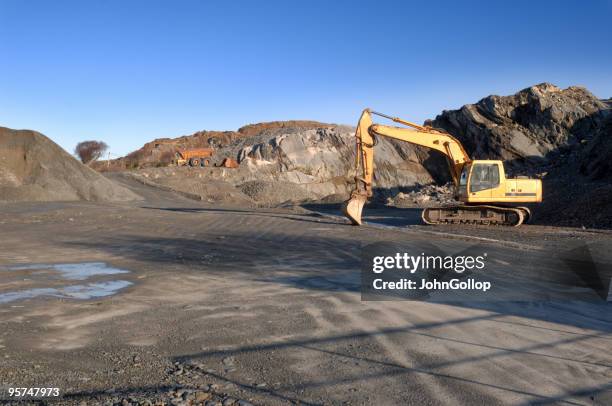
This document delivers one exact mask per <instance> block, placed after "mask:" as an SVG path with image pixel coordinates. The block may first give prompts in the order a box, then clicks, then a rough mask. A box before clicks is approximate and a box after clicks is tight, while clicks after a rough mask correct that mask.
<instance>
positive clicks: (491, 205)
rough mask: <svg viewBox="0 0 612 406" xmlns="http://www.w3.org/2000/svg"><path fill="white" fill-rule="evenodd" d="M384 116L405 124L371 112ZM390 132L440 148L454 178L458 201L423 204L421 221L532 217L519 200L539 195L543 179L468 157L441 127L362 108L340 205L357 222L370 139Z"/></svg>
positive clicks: (369, 176)
mask: <svg viewBox="0 0 612 406" xmlns="http://www.w3.org/2000/svg"><path fill="white" fill-rule="evenodd" d="M373 114H374V115H378V116H381V117H384V118H387V119H389V120H391V121H393V122H396V123H399V124H402V125H404V126H406V127H395V126H387V125H381V124H373V123H372V115H373ZM377 136H381V137H389V138H393V139H396V140H400V141H405V142H409V143H412V144H415V145H421V146H424V147H427V148H431V149H434V150H436V151H439V152H441V153H442V154H444V155H445V156H446V158H447V160H448V163H449V169H450V173H451V177H452V179H453V182H454V184H455V198H456V199H457V200H458V201H460V202H461V203H462V204H460V205H454V206H446V207H431V208H425V209H424V210H423V212H422V214H421V217H422V219H423V221H424V222H425V223H426V224H449V223H451V224H487V225H506V226H515V227H516V226H520V225H521V224H523V223H524V222H526V221H528V220H529V218H530V217H531V213H530V211H529V209H528V208H527V207H525V206H521V205H522V204H526V203H539V202H541V201H542V181H541V180H540V179H529V178H526V177H522V176H519V177H518V178H506V175H505V171H504V165H503V162H502V161H497V160H478V159H476V160H472V159H471V158H470V157H469V155H468V154H467V152H466V151H465V149H464V148H463V145H461V143H460V142H459V141H458V140H457V139H456V138H455V137H453V136H452V135H450V134H448V133H446V132H445V131H443V130H439V129H435V128H432V127H427V126H420V125H418V124H414V123H411V122H409V121H405V120H402V119H400V118H396V117H390V116H388V115H385V114H382V113H377V112H375V111H371V110H370V109H365V110H364V111H363V113H362V114H361V118H360V119H359V123H358V124H357V129H356V131H355V137H356V139H357V156H356V168H357V171H358V175H357V176H356V177H355V189H354V190H353V192H352V193H351V197H350V199H349V200H347V201H346V202H345V204H344V206H343V212H344V215H345V216H346V217H347V218H348V219H349V220H351V222H352V223H353V224H355V225H361V223H362V220H361V215H362V211H363V206H364V205H365V203H366V202H367V200H368V198H370V197H371V196H372V180H373V176H374V170H375V168H374V145H376V137H377Z"/></svg>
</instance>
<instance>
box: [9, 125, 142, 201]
mask: <svg viewBox="0 0 612 406" xmlns="http://www.w3.org/2000/svg"><path fill="white" fill-rule="evenodd" d="M138 198H139V197H138V196H137V195H136V194H134V193H133V192H131V191H130V190H128V189H126V188H124V187H122V186H119V185H117V184H115V183H114V182H112V181H110V180H109V179H107V178H105V177H104V176H102V175H101V174H99V173H98V172H96V171H94V170H93V169H91V168H89V167H87V166H85V165H83V164H82V163H80V162H79V161H77V160H76V159H74V158H73V157H72V156H70V155H69V154H68V153H66V152H65V151H64V150H63V149H62V148H61V147H59V146H58V145H57V144H55V143H54V142H53V141H51V140H50V139H48V138H47V137H45V136H44V135H42V134H40V133H37V132H35V131H29V130H12V129H10V128H4V127H0V201H68V200H93V201H96V200H97V201H125V200H135V199H138Z"/></svg>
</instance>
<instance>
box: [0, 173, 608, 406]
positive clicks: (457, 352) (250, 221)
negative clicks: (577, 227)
mask: <svg viewBox="0 0 612 406" xmlns="http://www.w3.org/2000/svg"><path fill="white" fill-rule="evenodd" d="M125 182H126V184H129V185H130V187H131V188H133V189H134V190H135V191H136V192H137V193H138V194H139V195H141V196H144V197H145V199H146V200H144V201H141V202H132V203H122V204H95V203H87V204H85V203H51V204H44V203H32V204H7V205H3V206H2V207H1V210H0V233H1V236H2V237H1V240H0V248H1V251H0V298H2V297H3V298H4V301H2V300H0V360H1V363H0V386H5V387H7V386H20V387H33V386H34V387H40V386H45V387H58V388H60V389H61V392H62V395H63V398H62V400H61V401H60V403H66V404H80V403H81V402H82V401H85V402H88V403H89V404H98V403H105V402H107V403H111V404H112V403H120V402H121V401H123V400H125V402H130V403H134V404H136V403H145V401H146V400H150V401H152V402H155V401H158V400H162V399H163V400H165V401H167V402H173V404H189V403H188V402H189V401H190V399H196V400H197V399H200V400H206V399H208V402H214V401H216V400H218V401H219V402H220V403H221V402H225V403H223V404H224V405H225V404H227V405H229V404H239V403H237V402H238V399H239V400H241V402H242V403H240V404H241V405H247V404H248V403H249V402H250V403H252V404H261V405H283V404H292V403H293V404H305V405H311V404H312V405H318V404H334V405H335V404H338V405H339V404H354V405H395V404H419V405H421V404H534V403H535V404H602V405H603V404H610V403H612V392H611V391H612V384H611V383H610V382H612V311H611V310H612V305H610V303H605V302H603V301H602V302H591V303H587V302H572V301H567V300H566V301H551V300H547V301H531V302H506V301H503V302H482V303H477V302H469V301H467V302H462V303H458V304H455V305H451V304H445V303H431V302H423V301H382V302H363V301H361V297H360V291H359V286H360V272H359V267H360V253H361V249H362V244H364V243H370V242H377V241H379V242H380V241H389V242H394V241H395V242H397V241H404V242H406V241H408V242H410V243H412V244H420V243H429V242H432V241H435V242H436V244H439V245H440V246H443V247H445V249H448V250H450V251H460V250H462V249H464V248H465V247H466V246H469V245H473V244H475V243H477V244H479V245H480V246H483V247H486V249H487V251H488V253H489V257H493V258H495V259H496V262H494V264H493V265H492V266H493V268H494V269H493V270H494V271H495V270H497V272H503V270H504V269H507V265H508V264H512V265H513V266H514V269H517V270H520V269H522V267H527V266H532V267H533V264H534V263H538V261H539V259H542V258H545V257H547V256H550V255H551V252H553V251H557V250H560V249H564V248H567V249H569V248H570V247H571V246H572V244H575V243H576V241H593V242H597V243H601V242H603V243H606V244H609V243H610V241H612V238H611V237H610V234H607V233H589V232H580V231H573V230H569V229H553V228H548V227H546V228H542V227H540V228H538V227H533V228H529V227H525V228H523V229H521V230H520V231H518V234H517V233H516V230H515V231H514V232H513V231H512V230H501V231H500V230H497V231H490V230H486V229H480V228H473V229H468V230H467V231H466V229H448V228H435V227H422V226H412V227H408V228H404V229H398V228H397V227H395V226H396V225H398V224H399V223H398V222H397V220H393V217H394V216H396V214H398V213H399V212H397V211H384V210H383V211H376V210H373V211H371V212H370V215H371V216H370V217H369V218H366V221H368V220H369V221H370V223H371V225H370V226H366V227H361V228H354V227H350V226H348V225H346V223H345V222H344V221H343V220H342V219H340V218H337V217H332V216H328V215H326V211H325V210H321V211H320V212H321V213H323V214H319V213H315V212H312V211H309V210H306V209H301V208H297V209H291V208H288V209H266V210H264V209H241V208H226V207H218V206H211V205H206V204H203V203H201V202H196V201H194V200H190V199H187V198H185V197H181V196H176V195H173V194H172V193H171V192H164V191H158V190H149V189H147V187H146V186H143V185H136V184H134V183H130V182H129V181H127V180H126V181H125ZM310 209H313V208H312V207H311V208H310ZM404 213H406V212H404ZM466 236H467V237H466ZM473 237H478V238H477V239H474V238H473ZM66 263H68V264H79V263H80V264H89V265H85V266H86V267H87V266H88V267H89V268H86V269H87V270H86V271H83V269H82V268H78V266H77V268H78V269H79V271H78V272H75V271H74V269H73V268H70V267H68V268H66V267H61V266H60V267H58V266H55V267H53V266H51V265H49V264H55V265H57V264H66ZM39 264H46V265H39ZM91 264H98V265H91ZM100 264H102V265H100ZM504 264H505V265H504ZM529 264H531V265H529ZM532 269H535V268H532ZM71 272H72V273H71ZM75 278H76V279H75ZM79 278H80V279H79ZM117 281H122V282H124V283H123V284H120V285H117V284H116V283H117ZM109 284H110V285H109ZM75 286H76V287H75ZM92 286H93V287H94V288H96V289H97V290H96V289H93V288H92ZM109 286H111V287H113V286H114V287H116V290H113V289H110V288H108V287H109ZM70 287H72V288H70ZM102 287H105V288H108V289H110V290H108V289H107V290H103V293H100V289H101V288H102ZM68 288H70V289H68ZM41 289H42V290H41ZM45 289H47V290H45ZM49 289H51V290H49ZM24 291H28V292H34V293H31V294H30V296H28V297H25V298H24V297H16V296H14V293H15V292H24ZM75 292H76V293H75ZM9 294H13V295H12V296H11V295H9ZM2 295H4V296H2ZM190 389H191V390H192V391H190ZM190 396H191V397H190ZM196 397H197V398H196ZM233 400H236V403H233ZM210 404H216V403H210Z"/></svg>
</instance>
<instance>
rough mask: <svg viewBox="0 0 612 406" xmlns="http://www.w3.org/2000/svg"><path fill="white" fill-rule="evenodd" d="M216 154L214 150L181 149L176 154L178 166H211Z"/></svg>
mask: <svg viewBox="0 0 612 406" xmlns="http://www.w3.org/2000/svg"><path fill="white" fill-rule="evenodd" d="M214 154H215V150H214V149H212V148H189V149H179V150H178V151H177V152H176V164H177V165H179V166H184V165H189V166H210V165H211V158H212V156H213V155H214Z"/></svg>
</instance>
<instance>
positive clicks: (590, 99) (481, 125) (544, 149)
mask: <svg viewBox="0 0 612 406" xmlns="http://www.w3.org/2000/svg"><path fill="white" fill-rule="evenodd" d="M608 111H609V109H608V106H607V104H606V102H604V101H601V100H599V99H598V98H597V97H595V96H594V95H593V94H591V93H590V92H589V91H588V90H586V89H585V88H582V87H569V88H567V89H563V90H562V89H560V88H558V87H556V86H554V85H551V84H549V83H542V84H539V85H536V86H532V87H529V88H527V89H523V90H521V91H520V92H518V93H516V94H514V95H511V96H487V97H485V98H484V99H482V100H480V101H479V102H477V103H475V104H466V105H465V106H463V107H461V108H460V109H458V110H447V111H444V112H442V114H440V115H438V116H437V117H436V118H435V120H429V121H428V122H426V124H428V125H431V126H433V127H437V128H442V129H444V130H446V131H448V132H449V133H451V134H453V135H454V136H455V137H457V138H459V140H460V141H461V142H462V143H463V144H464V146H465V147H466V149H467V151H468V153H470V154H471V156H472V158H475V159H501V160H504V161H506V162H507V163H508V169H510V170H514V169H521V170H529V169H532V168H537V169H542V167H544V166H546V165H548V164H549V163H551V162H554V161H556V160H557V158H559V157H562V156H563V155H565V154H566V153H568V152H569V151H573V150H575V149H580V148H581V146H584V145H586V144H588V143H589V142H590V141H591V140H593V138H594V137H595V135H596V134H597V132H598V130H599V129H600V128H601V127H602V125H603V122H604V120H605V118H606V115H607V114H608V113H607V112H608Z"/></svg>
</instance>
